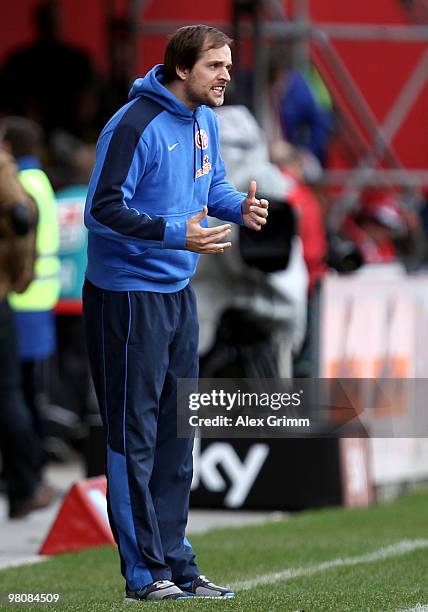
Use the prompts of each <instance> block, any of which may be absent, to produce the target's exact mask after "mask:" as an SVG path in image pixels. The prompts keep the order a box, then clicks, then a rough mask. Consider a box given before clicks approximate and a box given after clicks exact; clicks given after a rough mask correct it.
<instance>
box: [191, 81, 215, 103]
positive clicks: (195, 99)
mask: <svg viewBox="0 0 428 612" xmlns="http://www.w3.org/2000/svg"><path fill="white" fill-rule="evenodd" d="M186 97H187V99H188V100H189V102H190V103H191V104H192V105H194V106H195V107H196V106H201V105H202V104H205V105H206V106H210V107H211V108H217V107H218V106H222V104H223V103H224V95H223V96H221V97H220V98H218V99H214V98H211V97H210V96H209V95H208V94H204V95H201V94H200V93H198V91H196V89H195V87H194V86H193V83H192V81H190V82H188V83H187V87H186Z"/></svg>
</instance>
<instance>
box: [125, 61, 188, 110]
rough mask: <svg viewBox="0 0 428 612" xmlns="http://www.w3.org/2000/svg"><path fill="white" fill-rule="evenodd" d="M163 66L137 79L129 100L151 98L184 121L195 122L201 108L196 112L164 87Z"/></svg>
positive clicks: (158, 66)
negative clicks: (143, 97)
mask: <svg viewBox="0 0 428 612" xmlns="http://www.w3.org/2000/svg"><path fill="white" fill-rule="evenodd" d="M163 81H164V73H163V65H162V64H157V65H156V66H154V67H153V68H152V69H151V70H150V71H149V72H148V73H147V74H146V76H144V77H141V78H139V79H136V80H135V81H134V84H133V85H132V87H131V90H130V92H129V99H130V100H134V99H135V98H138V97H140V96H145V97H146V98H150V99H151V100H153V101H154V102H157V103H158V104H160V105H161V106H163V107H164V108H165V110H167V111H169V112H170V113H173V114H174V115H176V116H178V117H181V118H182V119H183V120H185V121H186V120H187V121H193V119H194V118H195V116H197V115H198V114H199V111H200V107H198V108H197V109H196V110H195V111H193V110H192V109H191V108H189V107H188V106H186V105H185V104H184V103H183V102H180V100H178V99H177V98H176V97H175V96H174V95H173V94H172V93H171V92H170V91H169V90H168V89H167V88H166V87H165V86H164V85H163Z"/></svg>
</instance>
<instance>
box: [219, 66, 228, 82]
mask: <svg viewBox="0 0 428 612" xmlns="http://www.w3.org/2000/svg"><path fill="white" fill-rule="evenodd" d="M220 78H221V79H222V80H223V81H227V82H229V81H230V74H229V71H228V69H227V68H222V70H221V72H220Z"/></svg>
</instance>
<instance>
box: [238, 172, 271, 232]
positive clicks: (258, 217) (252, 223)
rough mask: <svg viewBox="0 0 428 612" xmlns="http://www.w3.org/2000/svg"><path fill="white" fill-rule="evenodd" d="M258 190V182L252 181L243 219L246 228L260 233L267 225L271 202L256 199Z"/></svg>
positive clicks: (245, 202) (245, 201) (243, 210)
mask: <svg viewBox="0 0 428 612" xmlns="http://www.w3.org/2000/svg"><path fill="white" fill-rule="evenodd" d="M256 189H257V184H256V181H250V183H249V185H248V194H247V197H246V198H245V200H244V205H243V209H242V218H243V220H244V225H245V226H246V227H249V228H251V229H253V230H256V231H259V230H261V229H262V226H263V225H265V224H266V217H267V216H268V206H269V202H268V201H267V200H258V199H257V198H256Z"/></svg>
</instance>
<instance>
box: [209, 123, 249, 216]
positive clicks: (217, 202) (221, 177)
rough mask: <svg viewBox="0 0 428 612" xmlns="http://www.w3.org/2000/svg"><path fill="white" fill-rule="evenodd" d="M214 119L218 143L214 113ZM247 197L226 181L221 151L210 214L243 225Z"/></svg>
mask: <svg viewBox="0 0 428 612" xmlns="http://www.w3.org/2000/svg"><path fill="white" fill-rule="evenodd" d="M213 118H214V128H215V131H216V136H217V141H218V139H219V127H218V119H217V117H216V116H215V114H214V113H213ZM246 197H247V194H246V193H241V192H240V191H236V189H235V188H234V187H232V185H231V184H230V183H229V182H228V181H227V180H226V169H225V166H224V162H223V160H222V158H221V154H220V151H219V153H218V156H217V161H216V164H215V166H214V175H213V179H212V181H211V186H210V190H209V192H208V214H209V215H210V216H211V217H217V219H221V220H222V221H231V222H232V223H238V224H239V225H242V224H243V219H242V204H243V202H244V200H245V198H246Z"/></svg>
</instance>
